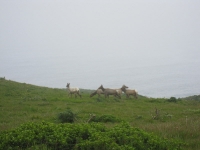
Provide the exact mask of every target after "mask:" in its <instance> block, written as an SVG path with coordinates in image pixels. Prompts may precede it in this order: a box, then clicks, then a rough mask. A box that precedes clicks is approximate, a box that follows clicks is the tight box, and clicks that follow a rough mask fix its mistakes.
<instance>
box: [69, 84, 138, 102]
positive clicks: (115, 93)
mask: <svg viewBox="0 0 200 150" xmlns="http://www.w3.org/2000/svg"><path fill="white" fill-rule="evenodd" d="M66 87H67V90H68V96H71V97H72V94H75V97H77V95H78V96H79V97H80V98H81V97H82V96H81V94H80V89H79V88H78V87H70V83H67V85H66ZM122 92H124V93H125V94H126V97H127V98H129V97H130V96H134V97H135V98H136V99H137V91H136V90H131V89H128V87H127V86H126V85H122V87H121V88H119V89H110V88H104V87H103V85H101V86H100V87H99V88H98V89H97V90H96V91H94V92H93V93H91V94H90V97H93V96H94V95H96V94H97V95H98V97H100V95H101V94H103V95H104V96H105V98H107V97H109V95H113V96H115V97H118V98H120V99H121V96H122Z"/></svg>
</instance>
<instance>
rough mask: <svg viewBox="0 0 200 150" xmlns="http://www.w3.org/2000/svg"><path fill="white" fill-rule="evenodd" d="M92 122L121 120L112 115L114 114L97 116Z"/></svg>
mask: <svg viewBox="0 0 200 150" xmlns="http://www.w3.org/2000/svg"><path fill="white" fill-rule="evenodd" d="M90 121H91V122H104V123H105V122H112V123H114V122H119V121H120V119H118V118H116V117H114V116H112V115H102V116H95V117H94V118H92V119H91V120H90Z"/></svg>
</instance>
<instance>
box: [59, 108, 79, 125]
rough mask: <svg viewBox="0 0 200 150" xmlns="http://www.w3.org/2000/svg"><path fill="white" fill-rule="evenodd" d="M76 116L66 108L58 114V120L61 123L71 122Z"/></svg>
mask: <svg viewBox="0 0 200 150" xmlns="http://www.w3.org/2000/svg"><path fill="white" fill-rule="evenodd" d="M75 118H76V114H74V113H73V112H72V110H71V109H67V110H66V111H65V112H62V113H59V114H58V120H59V121H60V122H61V123H73V122H74V120H75Z"/></svg>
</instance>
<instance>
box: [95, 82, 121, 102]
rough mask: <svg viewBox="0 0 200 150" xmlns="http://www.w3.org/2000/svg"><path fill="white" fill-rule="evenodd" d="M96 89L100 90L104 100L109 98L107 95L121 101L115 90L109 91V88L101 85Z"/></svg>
mask: <svg viewBox="0 0 200 150" xmlns="http://www.w3.org/2000/svg"><path fill="white" fill-rule="evenodd" d="M98 89H102V91H103V92H104V95H105V98H106V97H109V95H114V96H115V97H116V96H117V97H119V98H120V99H121V96H120V95H119V94H118V92H117V90H116V89H109V88H104V87H103V85H101V86H100V87H99V88H98Z"/></svg>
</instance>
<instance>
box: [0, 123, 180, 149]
mask: <svg viewBox="0 0 200 150" xmlns="http://www.w3.org/2000/svg"><path fill="white" fill-rule="evenodd" d="M0 141H1V142H0V149H30V148H38V149H39V148H45V149H49V150H62V149H66V150H80V149H82V150H86V149H87V150H102V149H104V150H110V149H116V150H123V149H124V150H127V149H128V150H134V149H138V150H146V149H151V150H166V149H168V150H179V149H181V148H180V146H181V145H182V143H180V142H177V141H174V140H168V139H163V138H160V137H158V136H156V135H154V134H151V133H147V132H145V131H143V130H140V129H138V128H133V127H131V126H130V125H129V124H127V123H121V124H119V125H117V126H115V127H113V128H106V127H105V126H104V125H102V124H100V123H91V124H70V123H66V124H53V123H48V122H41V123H26V124H23V125H21V126H20V127H18V128H16V129H14V130H11V131H4V132H2V133H1V134H0Z"/></svg>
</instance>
